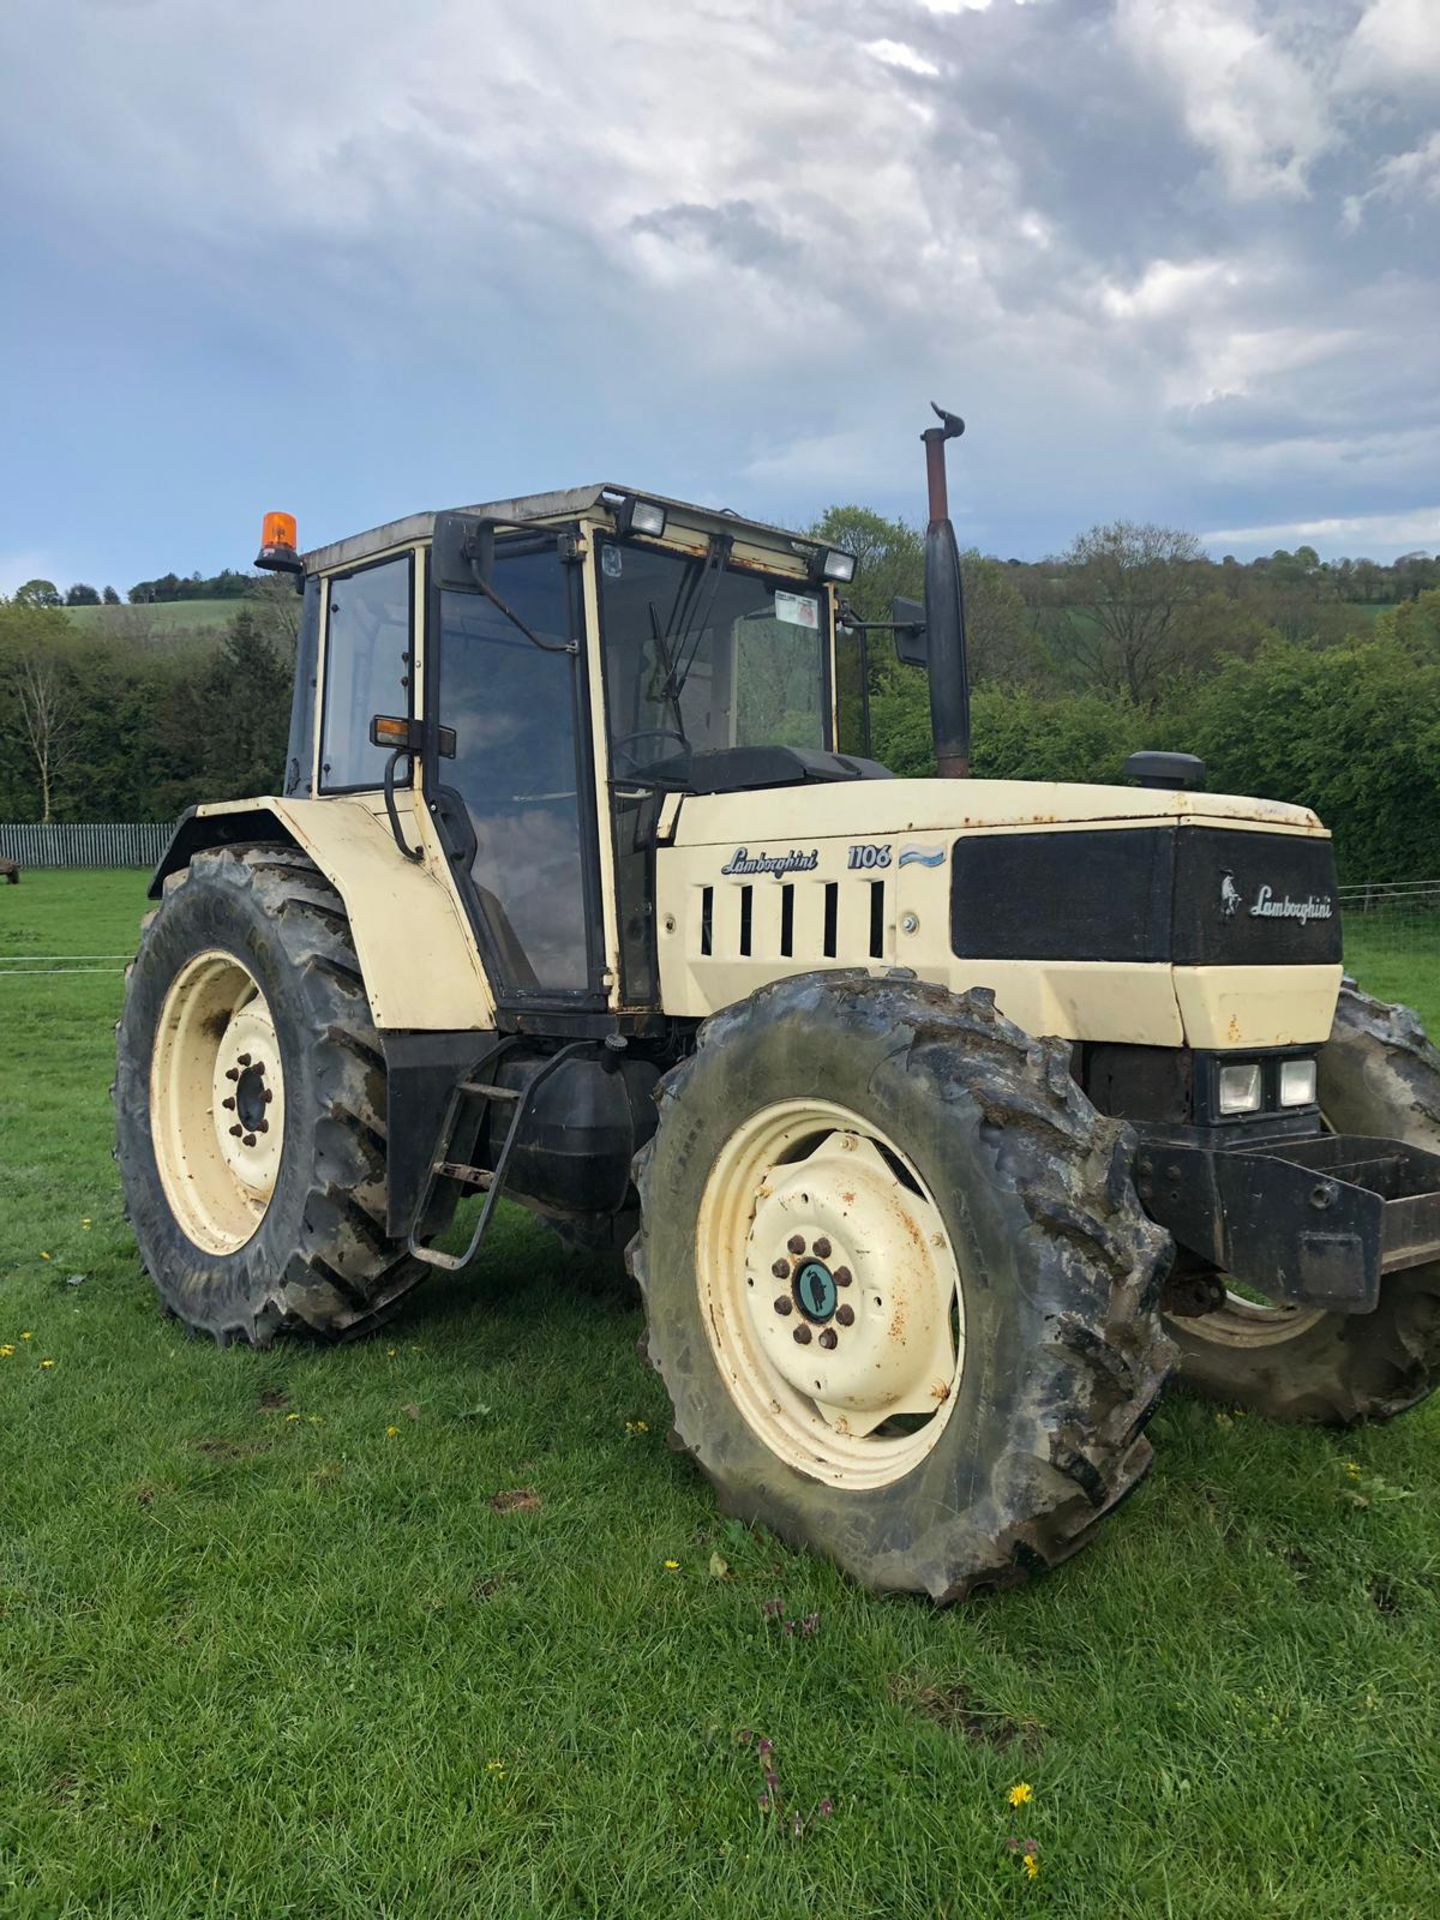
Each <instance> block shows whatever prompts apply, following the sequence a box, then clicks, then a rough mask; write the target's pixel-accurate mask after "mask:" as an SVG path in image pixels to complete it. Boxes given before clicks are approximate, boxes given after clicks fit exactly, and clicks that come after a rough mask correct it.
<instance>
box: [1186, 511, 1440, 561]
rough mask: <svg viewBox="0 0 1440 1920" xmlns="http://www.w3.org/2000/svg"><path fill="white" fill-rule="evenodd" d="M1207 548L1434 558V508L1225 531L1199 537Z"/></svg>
mask: <svg viewBox="0 0 1440 1920" xmlns="http://www.w3.org/2000/svg"><path fill="white" fill-rule="evenodd" d="M1202 538H1203V539H1204V541H1205V543H1206V545H1207V546H1209V547H1212V548H1227V549H1228V548H1231V547H1241V548H1250V549H1253V550H1254V551H1256V552H1273V550H1274V549H1275V548H1277V547H1286V548H1292V547H1294V546H1295V545H1296V544H1297V543H1299V542H1301V541H1304V542H1308V543H1309V544H1310V545H1311V546H1320V547H1323V548H1324V549H1325V550H1326V551H1327V552H1330V553H1348V554H1350V555H1351V556H1352V557H1353V558H1355V559H1360V558H1362V557H1364V556H1366V555H1369V554H1372V553H1375V552H1377V551H1381V550H1387V549H1396V550H1398V549H1401V548H1406V549H1411V550H1416V549H1418V550H1422V551H1424V552H1427V553H1436V552H1440V506H1433V507H1417V508H1414V509H1413V510H1411V511H1410V512H1408V513H1388V514H1387V513H1372V514H1352V515H1350V516H1348V517H1346V516H1343V515H1342V516H1337V517H1333V518H1330V519H1326V520H1283V521H1278V522H1276V523H1275V524H1273V525H1271V526H1265V527H1225V528H1221V529H1219V530H1218V531H1217V532H1214V533H1207V534H1204V535H1202Z"/></svg>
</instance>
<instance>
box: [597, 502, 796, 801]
mask: <svg viewBox="0 0 1440 1920" xmlns="http://www.w3.org/2000/svg"><path fill="white" fill-rule="evenodd" d="M600 616H601V622H600V623H601V630H602V632H603V634H604V651H605V686H606V699H607V706H608V718H609V727H610V760H611V771H612V774H613V776H614V778H615V779H617V780H627V779H629V780H641V781H644V780H654V781H657V782H660V783H662V784H663V783H664V782H665V781H666V780H667V779H677V780H678V779H681V778H683V774H684V768H685V766H686V764H687V761H688V757H689V756H690V755H691V754H696V753H711V752H715V751H717V750H718V749H720V748H724V747H761V746H784V747H814V748H823V747H825V746H826V745H827V744H828V742H827V734H828V730H829V729H828V712H827V701H826V675H825V649H826V644H827V638H828V635H827V625H828V614H827V610H826V603H825V596H824V593H823V591H822V590H821V589H820V588H818V587H811V586H808V585H807V584H806V583H805V582H804V581H801V580H794V579H788V578H784V577H777V576H775V575H773V574H771V575H767V574H760V573H752V572H749V571H748V570H744V569H741V568H739V567H730V566H723V565H720V564H719V563H718V560H716V561H713V562H711V563H707V562H706V561H704V560H697V559H691V558H687V557H685V556H683V555H679V554H671V553H660V552H656V551H654V550H653V549H650V548H647V547H637V546H628V545H624V544H622V543H621V542H619V541H612V540H606V541H603V542H602V543H601V545H600ZM667 762H668V763H669V764H668V765H667V764H666V763H667Z"/></svg>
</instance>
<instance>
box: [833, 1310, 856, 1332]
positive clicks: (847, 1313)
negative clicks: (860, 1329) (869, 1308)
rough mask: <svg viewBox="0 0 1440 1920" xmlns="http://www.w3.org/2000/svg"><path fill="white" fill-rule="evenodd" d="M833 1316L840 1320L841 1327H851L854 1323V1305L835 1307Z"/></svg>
mask: <svg viewBox="0 0 1440 1920" xmlns="http://www.w3.org/2000/svg"><path fill="white" fill-rule="evenodd" d="M835 1318H836V1319H837V1320H838V1321H839V1322H840V1325H841V1326H842V1327H853V1326H854V1324H855V1309H854V1307H836V1309H835Z"/></svg>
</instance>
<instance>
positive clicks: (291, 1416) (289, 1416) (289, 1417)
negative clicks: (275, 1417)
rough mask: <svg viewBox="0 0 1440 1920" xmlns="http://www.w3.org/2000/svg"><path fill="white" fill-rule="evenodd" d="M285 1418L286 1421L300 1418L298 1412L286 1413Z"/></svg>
mask: <svg viewBox="0 0 1440 1920" xmlns="http://www.w3.org/2000/svg"><path fill="white" fill-rule="evenodd" d="M285 1418H286V1420H287V1421H289V1420H298V1419H299V1418H300V1416H299V1414H298V1413H287V1414H286V1416H285Z"/></svg>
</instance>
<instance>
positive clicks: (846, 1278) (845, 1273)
mask: <svg viewBox="0 0 1440 1920" xmlns="http://www.w3.org/2000/svg"><path fill="white" fill-rule="evenodd" d="M830 1278H831V1279H832V1280H833V1281H834V1282H835V1284H836V1286H837V1287H848V1286H849V1284H850V1282H851V1280H852V1279H853V1278H854V1275H853V1274H852V1273H851V1271H850V1269H849V1267H836V1269H835V1271H834V1273H832V1274H831V1276H830Z"/></svg>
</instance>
